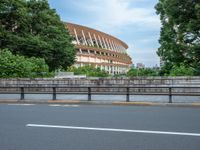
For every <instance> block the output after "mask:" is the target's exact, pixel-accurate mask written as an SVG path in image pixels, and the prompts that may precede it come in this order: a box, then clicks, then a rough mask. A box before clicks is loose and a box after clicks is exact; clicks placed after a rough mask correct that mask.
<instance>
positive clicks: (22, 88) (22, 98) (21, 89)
mask: <svg viewBox="0 0 200 150" xmlns="http://www.w3.org/2000/svg"><path fill="white" fill-rule="evenodd" d="M20 91H21V96H20V100H24V87H21V88H20Z"/></svg>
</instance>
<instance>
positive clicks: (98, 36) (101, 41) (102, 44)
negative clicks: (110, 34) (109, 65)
mask: <svg viewBox="0 0 200 150" xmlns="http://www.w3.org/2000/svg"><path fill="white" fill-rule="evenodd" d="M98 38H99V42H100V45H101V48H104V47H103V44H102V41H101V38H100V36H99V35H98Z"/></svg>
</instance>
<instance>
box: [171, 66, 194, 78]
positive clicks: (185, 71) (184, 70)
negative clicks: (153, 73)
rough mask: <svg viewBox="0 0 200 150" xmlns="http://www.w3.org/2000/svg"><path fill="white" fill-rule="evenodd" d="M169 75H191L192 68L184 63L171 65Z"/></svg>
mask: <svg viewBox="0 0 200 150" xmlns="http://www.w3.org/2000/svg"><path fill="white" fill-rule="evenodd" d="M169 75H170V76H192V75H193V70H192V68H189V67H185V66H184V65H180V66H173V67H172V70H171V71H170V74H169Z"/></svg>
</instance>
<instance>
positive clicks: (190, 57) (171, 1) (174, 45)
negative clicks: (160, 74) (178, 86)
mask: <svg viewBox="0 0 200 150" xmlns="http://www.w3.org/2000/svg"><path fill="white" fill-rule="evenodd" d="M155 8H156V10H157V13H158V14H159V15H160V19H161V23H162V28H161V33H160V40H159V42H160V45H161V46H160V48H159V49H158V52H157V53H158V55H159V56H160V57H161V59H162V60H164V62H165V65H167V66H168V67H169V66H171V68H170V69H172V67H173V66H180V65H184V66H185V67H186V68H187V67H189V68H190V67H191V68H193V70H194V73H195V74H196V75H200V70H199V69H200V67H199V66H200V1H199V0H159V2H158V4H157V5H156V6H155ZM164 68H166V67H165V66H164Z"/></svg>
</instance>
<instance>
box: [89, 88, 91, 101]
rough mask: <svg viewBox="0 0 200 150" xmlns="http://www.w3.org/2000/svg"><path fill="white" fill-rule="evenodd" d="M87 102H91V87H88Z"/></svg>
mask: <svg viewBox="0 0 200 150" xmlns="http://www.w3.org/2000/svg"><path fill="white" fill-rule="evenodd" d="M88 101H91V87H88Z"/></svg>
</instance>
